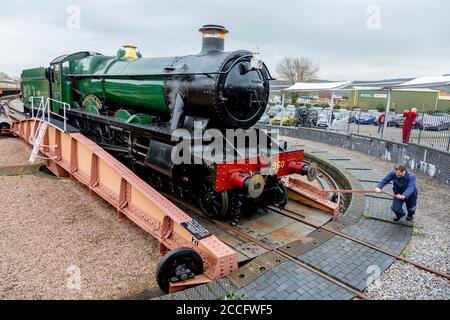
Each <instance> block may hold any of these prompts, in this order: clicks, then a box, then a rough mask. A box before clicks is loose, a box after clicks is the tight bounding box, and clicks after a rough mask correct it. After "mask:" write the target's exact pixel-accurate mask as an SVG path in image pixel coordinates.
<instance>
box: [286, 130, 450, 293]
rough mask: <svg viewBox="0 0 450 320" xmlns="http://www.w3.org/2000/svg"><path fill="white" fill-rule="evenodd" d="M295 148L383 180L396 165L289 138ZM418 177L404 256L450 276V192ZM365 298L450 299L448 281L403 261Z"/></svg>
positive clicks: (393, 265) (337, 148) (328, 146)
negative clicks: (350, 163) (331, 156)
mask: <svg viewBox="0 0 450 320" xmlns="http://www.w3.org/2000/svg"><path fill="white" fill-rule="evenodd" d="M283 139H285V140H287V141H295V144H299V143H300V144H302V145H306V146H311V147H313V148H317V149H320V150H328V151H330V152H332V153H337V154H340V155H343V156H346V157H348V158H351V159H354V160H358V161H360V162H361V163H363V164H364V165H366V166H368V167H370V168H372V169H373V170H374V171H375V172H376V173H378V174H379V175H381V176H384V175H386V174H387V173H388V172H389V170H391V169H392V168H393V166H394V164H393V163H391V162H387V161H384V160H380V159H377V158H375V157H373V156H369V155H366V154H363V153H360V152H357V151H351V150H348V149H344V148H339V147H334V146H330V145H327V144H323V143H318V142H311V141H308V140H302V139H293V138H286V137H283ZM414 173H415V174H416V177H417V185H418V189H419V200H418V203H417V210H416V215H415V221H414V229H413V235H412V238H411V240H410V242H409V244H408V246H407V248H406V249H405V250H404V252H403V255H404V256H405V257H406V258H408V259H410V260H413V261H416V262H419V263H422V264H424V265H426V266H429V267H431V268H433V269H436V270H439V271H442V272H446V273H448V272H449V265H450V261H449V255H448V250H449V249H450V247H449V244H450V232H449V230H450V215H449V213H450V201H449V196H448V194H449V192H450V188H449V187H448V186H446V185H445V184H443V183H441V182H439V181H437V180H435V179H432V178H430V177H428V176H425V175H423V174H421V173H418V172H414ZM366 294H367V295H368V297H369V298H370V299H442V300H448V299H449V298H450V284H449V281H448V280H446V279H443V278H441V277H438V276H435V275H433V274H431V273H428V272H425V271H422V270H419V269H417V268H415V267H413V266H411V265H408V264H405V263H403V262H400V261H396V262H394V263H393V264H392V265H391V267H390V268H389V269H388V270H386V272H384V273H383V274H382V275H381V276H380V278H379V279H378V281H376V282H374V283H373V284H371V285H370V286H369V287H368V288H367V290H366Z"/></svg>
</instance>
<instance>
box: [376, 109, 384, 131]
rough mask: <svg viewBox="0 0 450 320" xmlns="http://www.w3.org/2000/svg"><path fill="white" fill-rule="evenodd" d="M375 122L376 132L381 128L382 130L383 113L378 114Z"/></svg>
mask: <svg viewBox="0 0 450 320" xmlns="http://www.w3.org/2000/svg"><path fill="white" fill-rule="evenodd" d="M377 123H378V132H380V131H381V130H383V127H384V113H382V114H380V115H379V116H378V119H377Z"/></svg>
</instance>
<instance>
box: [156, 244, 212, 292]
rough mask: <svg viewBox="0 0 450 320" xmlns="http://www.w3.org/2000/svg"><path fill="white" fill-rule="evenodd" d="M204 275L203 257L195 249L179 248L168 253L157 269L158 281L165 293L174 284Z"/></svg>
mask: <svg viewBox="0 0 450 320" xmlns="http://www.w3.org/2000/svg"><path fill="white" fill-rule="evenodd" d="M202 273H203V260H202V257H201V256H200V255H199V254H198V253H197V252H196V251H195V250H193V249H190V248H178V249H175V250H172V251H170V252H168V253H167V254H166V255H165V256H164V257H163V258H162V259H161V261H160V262H159V264H158V268H157V269H156V281H157V282H158V285H159V287H160V288H161V290H162V291H164V292H165V293H169V286H170V283H171V282H172V283H173V282H178V281H183V280H188V279H191V278H194V277H195V276H196V275H200V274H202Z"/></svg>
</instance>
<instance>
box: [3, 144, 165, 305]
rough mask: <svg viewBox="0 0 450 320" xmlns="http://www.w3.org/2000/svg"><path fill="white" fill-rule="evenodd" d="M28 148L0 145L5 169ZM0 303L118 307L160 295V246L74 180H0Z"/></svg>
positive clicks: (33, 177)
mask: <svg viewBox="0 0 450 320" xmlns="http://www.w3.org/2000/svg"><path fill="white" fill-rule="evenodd" d="M29 154H30V149H29V147H28V146H27V145H26V144H25V143H22V142H21V141H20V140H18V139H1V140H0V166H5V165H12V164H14V163H16V164H24V163H26V161H27V159H28V157H29ZM0 199H1V205H0V257H1V263H0V299H115V298H121V297H124V296H129V295H134V294H137V293H141V292H143V291H149V290H150V291H152V290H155V289H156V288H158V286H157V284H156V280H155V270H156V265H157V263H158V261H159V243H158V241H156V240H155V239H153V237H151V236H150V235H149V234H147V233H146V232H144V231H143V230H142V229H140V228H139V227H137V226H136V225H135V224H134V223H132V222H130V221H125V222H119V221H118V219H117V213H116V211H115V209H114V208H112V207H111V206H109V205H108V204H107V203H106V202H105V201H103V200H102V199H100V198H98V197H94V196H91V195H90V193H89V189H87V188H85V187H84V186H82V185H80V184H79V183H77V182H75V181H71V180H69V179H57V178H52V177H50V176H47V175H44V174H38V175H27V176H0Z"/></svg>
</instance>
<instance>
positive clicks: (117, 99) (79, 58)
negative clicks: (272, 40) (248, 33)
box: [21, 25, 315, 218]
mask: <svg viewBox="0 0 450 320" xmlns="http://www.w3.org/2000/svg"><path fill="white" fill-rule="evenodd" d="M199 31H200V32H201V33H202V38H203V43H202V49H201V51H200V53H198V54H195V55H189V56H179V57H162V58H143V57H142V55H141V53H140V52H138V51H137V48H136V47H135V46H132V45H124V46H123V47H122V48H121V49H119V51H118V52H117V54H116V55H115V56H104V55H101V54H99V53H95V52H78V53H74V54H69V55H64V56H60V57H58V58H56V59H55V60H53V61H52V62H51V63H50V67H48V68H36V69H30V70H24V71H23V73H22V83H21V86H22V92H23V98H24V103H25V104H26V105H27V106H28V107H30V102H29V101H31V100H30V98H31V99H33V98H32V97H35V96H44V97H51V98H52V99H54V100H55V101H61V102H64V103H67V104H68V105H70V110H66V116H67V117H68V119H69V124H71V125H72V126H73V127H75V128H76V129H78V130H80V131H81V132H82V133H83V134H84V135H86V136H87V137H89V138H90V139H92V140H93V141H95V142H96V143H97V144H99V145H100V146H101V147H103V148H104V149H106V150H107V151H109V152H110V153H112V154H113V155H114V156H116V157H117V158H118V159H120V160H121V161H122V162H123V163H125V164H127V165H128V166H129V167H130V168H131V169H132V170H133V171H135V172H136V173H138V174H139V175H140V176H141V177H143V178H144V179H146V180H147V181H148V182H149V183H150V184H151V185H152V186H153V187H155V188H157V189H162V190H168V191H170V192H173V193H176V194H178V195H179V196H181V197H196V198H197V201H198V204H199V206H200V208H201V209H202V211H203V212H204V213H205V215H207V216H208V217H213V218H226V217H239V216H240V215H241V214H242V213H243V212H244V211H246V210H254V209H256V208H258V207H264V206H268V205H281V206H283V205H284V204H285V203H286V202H287V192H286V189H285V187H284V186H283V185H282V183H281V182H280V179H279V178H280V177H281V176H284V175H288V174H291V173H299V174H303V175H308V176H309V178H311V179H313V178H314V175H315V167H314V166H311V165H307V164H306V163H304V162H303V150H293V151H287V150H286V148H284V147H283V146H281V145H279V144H278V142H277V141H276V139H273V137H272V136H271V135H270V134H268V133H267V132H262V131H260V130H257V129H253V128H252V130H256V132H257V135H256V136H257V143H256V144H254V143H253V144H251V143H250V142H248V141H247V140H244V150H243V152H240V151H239V150H238V148H237V141H236V140H235V139H234V138H233V141H230V140H228V139H227V138H226V134H225V132H226V131H227V129H243V130H245V129H248V128H251V127H252V126H253V125H254V124H256V123H257V121H258V120H259V119H260V117H261V116H262V114H263V113H264V111H265V108H266V106H267V103H268V97H269V80H271V79H272V77H271V75H270V72H269V70H268V69H267V67H266V66H265V64H264V63H263V62H262V61H260V60H259V59H258V58H257V57H256V55H255V54H253V53H252V52H250V51H246V50H239V51H231V52H225V51H224V41H225V35H226V34H227V33H228V30H226V29H225V28H224V27H223V26H219V25H205V26H203V27H202V28H201V29H200V30H199ZM60 107H61V104H60V103H56V102H54V103H53V110H54V111H55V112H61V110H60ZM198 128H200V129H202V130H207V129H213V128H214V129H217V130H218V131H219V132H220V133H221V137H220V139H222V140H223V142H224V143H223V149H222V150H218V151H216V154H215V156H214V157H213V158H208V157H203V156H201V157H199V156H198V155H199V154H200V155H203V154H204V151H205V149H207V148H208V147H210V145H211V143H212V142H211V141H209V142H208V141H206V142H205V141H201V142H200V143H199V142H198V141H197V140H198V137H196V136H195V134H194V133H195V130H196V129H198ZM180 129H183V130H184V132H188V133H193V136H192V138H191V140H189V141H190V142H189V145H191V146H192V148H190V149H189V151H188V153H187V154H186V151H184V154H183V156H184V157H186V156H187V157H188V158H189V159H190V160H192V161H190V162H188V163H175V162H174V160H173V155H174V153H176V152H178V149H177V147H178V145H179V142H180V141H179V139H174V134H175V132H176V131H177V130H180ZM261 146H264V147H261ZM198 149H200V152H198V151H199V150H198ZM230 153H231V154H232V157H231V158H230V157H229V155H230ZM218 154H219V155H223V157H220V156H219V157H217V155H218ZM225 155H228V156H227V157H225ZM198 158H200V160H199V159H198ZM194 160H195V161H194Z"/></svg>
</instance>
